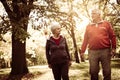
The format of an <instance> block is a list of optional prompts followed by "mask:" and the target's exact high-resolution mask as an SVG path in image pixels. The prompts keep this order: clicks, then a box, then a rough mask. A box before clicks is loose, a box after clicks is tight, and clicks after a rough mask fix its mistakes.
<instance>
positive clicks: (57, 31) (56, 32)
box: [54, 27, 61, 35]
mask: <svg viewBox="0 0 120 80" xmlns="http://www.w3.org/2000/svg"><path fill="white" fill-rule="evenodd" d="M60 32H61V28H60V27H57V28H56V29H55V30H54V34H56V35H60Z"/></svg>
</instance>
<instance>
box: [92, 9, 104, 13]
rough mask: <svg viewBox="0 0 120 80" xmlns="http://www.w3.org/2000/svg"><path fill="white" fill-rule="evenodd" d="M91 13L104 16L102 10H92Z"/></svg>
mask: <svg viewBox="0 0 120 80" xmlns="http://www.w3.org/2000/svg"><path fill="white" fill-rule="evenodd" d="M91 13H97V14H102V11H101V10H100V9H92V10H91Z"/></svg>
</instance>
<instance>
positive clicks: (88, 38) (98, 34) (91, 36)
mask: <svg viewBox="0 0 120 80" xmlns="http://www.w3.org/2000/svg"><path fill="white" fill-rule="evenodd" d="M87 45H88V48H89V49H90V50H97V49H105V48H114V49H116V36H115V33H114V31H113V28H112V26H111V24H110V23H109V22H107V21H101V22H99V23H97V24H95V23H92V24H89V25H88V26H87V27H86V31H85V35H84V40H83V44H82V47H81V53H84V52H85V50H86V48H87Z"/></svg>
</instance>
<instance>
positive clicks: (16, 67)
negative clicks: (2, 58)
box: [10, 34, 28, 75]
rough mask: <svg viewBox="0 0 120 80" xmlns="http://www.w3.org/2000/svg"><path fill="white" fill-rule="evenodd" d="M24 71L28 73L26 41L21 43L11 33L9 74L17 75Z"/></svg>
mask: <svg viewBox="0 0 120 80" xmlns="http://www.w3.org/2000/svg"><path fill="white" fill-rule="evenodd" d="M26 73H28V68H27V64H26V41H25V42H24V43H22V42H21V41H20V40H19V39H16V38H15V35H14V34H12V63H11V73H10V74H12V75H19V74H26Z"/></svg>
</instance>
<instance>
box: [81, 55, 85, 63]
mask: <svg viewBox="0 0 120 80" xmlns="http://www.w3.org/2000/svg"><path fill="white" fill-rule="evenodd" d="M80 58H81V62H85V58H84V53H81V54H80Z"/></svg>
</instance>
